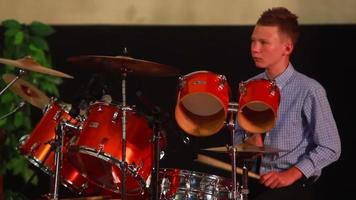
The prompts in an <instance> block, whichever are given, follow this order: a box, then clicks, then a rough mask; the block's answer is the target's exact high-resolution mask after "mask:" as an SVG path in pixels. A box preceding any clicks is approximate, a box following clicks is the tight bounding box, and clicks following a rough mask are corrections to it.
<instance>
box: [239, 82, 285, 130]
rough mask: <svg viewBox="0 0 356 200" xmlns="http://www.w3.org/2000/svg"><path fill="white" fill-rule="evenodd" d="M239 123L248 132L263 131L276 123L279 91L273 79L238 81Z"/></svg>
mask: <svg viewBox="0 0 356 200" xmlns="http://www.w3.org/2000/svg"><path fill="white" fill-rule="evenodd" d="M239 92H240V97H239V111H238V114H237V120H238V123H239V125H240V126H241V127H242V128H243V129H244V130H246V131H248V132H250V133H265V132H267V131H269V130H271V129H272V128H273V127H274V126H275V123H276V119H277V113H278V106H279V103H280V91H279V88H278V87H277V85H276V84H275V82H274V81H271V80H265V79H256V80H250V81H247V82H242V83H240V86H239Z"/></svg>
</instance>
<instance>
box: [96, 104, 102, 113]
mask: <svg viewBox="0 0 356 200" xmlns="http://www.w3.org/2000/svg"><path fill="white" fill-rule="evenodd" d="M96 111H98V112H101V111H103V108H102V107H101V104H100V105H99V106H98V109H97V110H96Z"/></svg>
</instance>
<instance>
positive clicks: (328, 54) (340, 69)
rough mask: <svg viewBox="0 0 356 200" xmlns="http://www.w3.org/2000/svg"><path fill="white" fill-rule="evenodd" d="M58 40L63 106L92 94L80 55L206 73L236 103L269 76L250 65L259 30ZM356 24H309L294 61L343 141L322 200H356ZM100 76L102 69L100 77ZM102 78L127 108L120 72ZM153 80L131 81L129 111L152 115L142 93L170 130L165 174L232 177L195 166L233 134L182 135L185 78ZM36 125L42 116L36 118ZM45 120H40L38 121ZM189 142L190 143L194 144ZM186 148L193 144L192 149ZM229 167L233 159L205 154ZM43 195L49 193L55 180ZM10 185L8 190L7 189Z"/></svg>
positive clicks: (320, 185)
mask: <svg viewBox="0 0 356 200" xmlns="http://www.w3.org/2000/svg"><path fill="white" fill-rule="evenodd" d="M54 28H55V30H56V33H55V34H53V35H52V36H50V37H49V38H48V41H49V45H50V48H51V54H52V58H53V67H54V68H55V69H57V70H60V71H62V72H65V73H68V74H71V75H73V76H74V77H75V79H73V80H69V79H65V80H64V83H63V84H62V85H61V86H60V94H61V97H60V99H61V100H62V101H64V102H67V103H71V104H78V102H79V100H80V98H81V95H82V94H83V92H85V89H86V87H87V85H88V82H89V80H90V79H91V77H92V76H93V75H94V73H96V72H94V71H93V70H91V69H90V68H86V67H79V66H75V65H73V64H69V63H68V62H67V58H69V57H72V56H79V55H106V56H115V55H122V54H123V49H124V48H125V47H126V48H127V50H128V56H130V57H133V58H137V59H142V60H149V61H153V62H157V63H161V64H166V65H170V66H173V67H176V68H178V69H179V70H180V74H179V75H184V74H187V73H190V72H193V71H198V70H210V71H213V72H215V73H217V74H223V75H225V76H226V77H227V80H228V84H229V86H230V87H231V97H230V102H236V93H237V86H238V83H239V82H240V81H243V80H246V79H248V78H249V77H251V76H253V75H255V74H256V73H259V72H261V71H260V70H258V69H256V68H255V67H254V65H253V62H252V60H251V58H250V51H249V45H250V34H251V31H252V28H253V27H252V26H54ZM355 36H356V26H355V25H308V26H307V25H304V26H302V35H301V37H300V40H299V43H298V44H297V46H296V48H295V51H294V54H293V56H292V63H293V65H294V67H295V68H296V70H298V71H300V72H302V73H305V74H306V75H308V76H310V77H313V78H315V79H316V80H317V81H319V82H320V83H321V84H322V85H323V86H324V87H325V89H326V91H327V95H328V98H329V101H330V104H331V108H332V110H333V114H334V117H335V119H336V122H337V126H338V128H339V133H340V137H341V140H342V154H341V157H340V159H339V160H338V161H337V162H335V163H333V164H332V165H330V166H328V167H326V168H325V169H324V170H323V174H322V177H321V178H320V179H319V180H318V182H317V183H316V188H317V191H318V197H319V198H318V199H334V198H337V199H339V198H342V197H346V196H350V195H353V193H354V189H356V187H355V186H354V184H353V180H355V176H354V174H353V164H352V158H353V156H352V155H353V152H354V151H353V145H354V142H355V141H356V140H355V137H356V136H354V134H353V127H354V126H353V122H354V119H355V117H354V116H353V114H354V111H355V109H354V105H353V103H354V99H353V98H354V97H353V96H354V94H353V93H354V92H355V89H354V87H355V86H356V85H355V84H354V83H353V81H352V79H353V76H352V75H353V74H352V72H351V69H352V68H353V67H354V66H355V64H354V58H355V51H354V49H355V46H356V39H355ZM99 71H100V70H99ZM101 71H102V74H101V75H102V76H103V77H105V78H104V82H105V84H106V85H107V86H108V88H109V93H110V94H111V95H112V96H113V98H114V100H116V101H118V102H120V101H121V75H120V73H119V72H118V71H105V70H101ZM179 75H177V76H171V77H150V76H136V75H135V74H129V77H128V79H127V99H128V104H129V105H136V106H137V109H138V110H140V111H142V112H143V113H146V114H147V115H150V112H149V111H150V109H149V108H147V105H145V104H144V103H143V102H142V101H140V99H139V98H138V97H137V95H136V92H138V91H140V92H142V94H143V95H144V97H146V98H147V99H148V100H149V102H150V104H152V105H155V106H158V107H159V108H160V110H161V111H162V114H163V116H164V120H166V121H167V122H168V123H167V124H168V125H167V126H166V127H164V128H165V130H166V132H167V136H166V139H167V149H166V156H165V157H164V158H163V159H162V160H161V161H160V167H162V168H179V169H188V170H193V171H201V172H206V173H209V174H215V175H220V176H227V177H229V176H230V173H227V172H224V171H222V170H219V169H216V168H213V167H209V166H206V165H203V164H198V163H196V162H194V161H193V159H194V158H195V156H196V153H198V152H199V149H202V148H206V147H213V146H223V145H225V144H229V143H230V135H229V132H228V131H227V130H226V128H223V129H222V130H221V131H220V132H218V133H216V134H214V135H213V136H210V137H206V138H196V137H193V136H190V135H187V134H186V133H184V132H183V131H181V130H180V129H179V128H178V126H177V125H176V124H175V119H174V106H175V104H176V95H177V83H178V76H179ZM34 117H35V118H36V116H34ZM37 118H38V116H37ZM187 139H189V141H187ZM184 141H185V142H184ZM204 154H205V155H208V156H212V157H218V158H221V159H223V160H226V161H228V160H227V159H226V156H224V155H223V156H221V155H214V154H213V153H206V152H205V153H204ZM40 184H43V187H41V189H38V191H37V192H38V193H45V192H46V191H45V190H46V189H47V188H48V182H47V179H46V178H44V179H42V182H40ZM5 185H6V183H5Z"/></svg>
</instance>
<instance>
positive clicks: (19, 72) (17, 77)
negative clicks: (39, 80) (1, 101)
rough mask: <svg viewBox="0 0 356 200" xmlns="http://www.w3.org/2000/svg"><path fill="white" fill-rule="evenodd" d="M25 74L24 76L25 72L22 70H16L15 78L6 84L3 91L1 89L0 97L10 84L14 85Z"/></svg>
mask: <svg viewBox="0 0 356 200" xmlns="http://www.w3.org/2000/svg"><path fill="white" fill-rule="evenodd" d="M25 74H26V72H25V71H24V70H22V69H20V70H18V72H17V75H16V77H15V78H14V79H13V80H12V81H11V82H10V83H9V84H7V85H6V87H5V88H4V89H2V90H1V91H0V96H1V95H2V94H3V93H4V92H5V91H6V90H7V89H8V88H9V87H10V86H11V85H12V84H14V83H15V82H16V81H17V80H18V79H19V78H21V77H22V76H23V75H25Z"/></svg>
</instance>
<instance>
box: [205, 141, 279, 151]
mask: <svg viewBox="0 0 356 200" xmlns="http://www.w3.org/2000/svg"><path fill="white" fill-rule="evenodd" d="M231 148H235V149H236V152H244V153H262V154H273V153H278V152H283V151H284V150H281V149H277V148H273V147H268V146H263V147H258V146H255V145H252V144H248V143H242V144H239V145H235V146H233V147H231V146H224V147H212V148H207V149H203V150H206V151H213V152H219V153H230V152H231V151H230V149H231Z"/></svg>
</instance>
